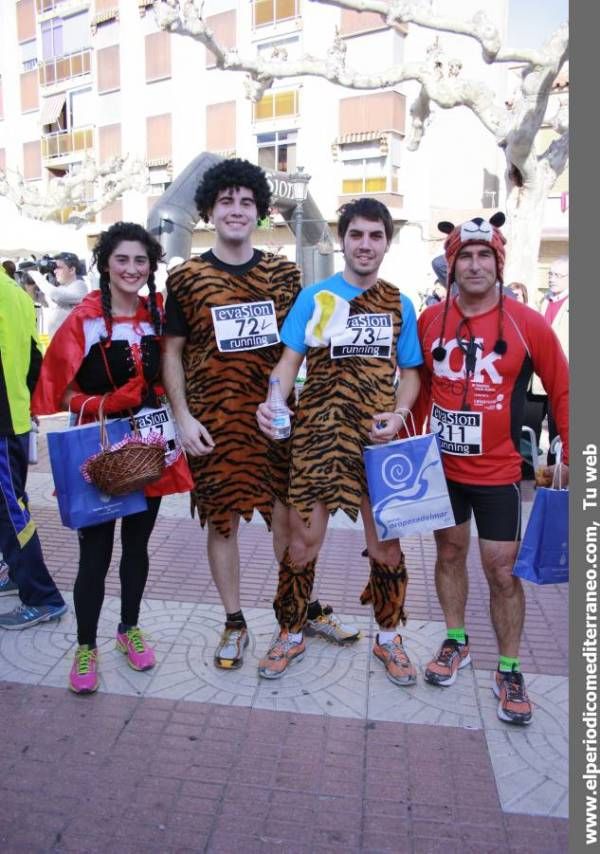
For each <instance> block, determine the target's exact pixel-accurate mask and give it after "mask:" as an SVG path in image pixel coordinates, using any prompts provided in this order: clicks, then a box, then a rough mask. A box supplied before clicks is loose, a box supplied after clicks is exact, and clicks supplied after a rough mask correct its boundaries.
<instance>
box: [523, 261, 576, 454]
mask: <svg viewBox="0 0 600 854" xmlns="http://www.w3.org/2000/svg"><path fill="white" fill-rule="evenodd" d="M539 309H540V314H541V315H542V317H543V318H544V320H545V321H546V323H547V324H548V325H549V326H551V327H552V329H553V330H554V331H555V332H556V334H557V335H558V340H559V341H560V345H561V347H562V348H563V350H564V353H565V356H566V357H567V361H569V257H568V255H562V256H561V257H560V258H557V259H556V261H553V262H552V264H551V265H550V270H549V271H548V290H547V291H546V293H545V295H544V297H543V298H542V301H541V303H540V306H539ZM546 416H548V439H549V441H550V443H552V440H553V439H554V438H555V436H556V435H557V429H556V422H555V421H554V415H553V413H552V409H551V407H550V404H549V401H548V395H547V394H546V389H545V388H544V386H543V383H542V381H541V379H540V378H539V377H538V375H537V374H534V375H533V377H532V380H531V385H530V388H529V390H528V393H527V403H526V406H525V424H526V425H527V426H528V427H531V428H532V429H533V431H534V432H535V435H536V438H537V441H538V444H539V442H540V436H541V432H542V422H543V420H544V418H545V417H546ZM554 462H555V459H554V454H551V453H549V454H548V465H553V464H554Z"/></svg>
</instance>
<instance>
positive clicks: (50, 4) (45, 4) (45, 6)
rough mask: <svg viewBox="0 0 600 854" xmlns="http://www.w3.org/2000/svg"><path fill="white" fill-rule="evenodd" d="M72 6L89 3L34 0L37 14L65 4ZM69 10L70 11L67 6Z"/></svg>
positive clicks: (68, 0) (84, 5) (86, 1)
mask: <svg viewBox="0 0 600 854" xmlns="http://www.w3.org/2000/svg"><path fill="white" fill-rule="evenodd" d="M117 2H118V0H117ZM67 5H69V7H71V6H74V7H76V8H77V9H79V8H81V7H83V8H85V7H86V6H89V5H90V0H36V6H37V13H38V15H45V14H46V12H53V11H54V10H55V9H61V10H62V9H63V8H64V7H65V6H67ZM69 11H72V9H71V8H69Z"/></svg>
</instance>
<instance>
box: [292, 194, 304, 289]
mask: <svg viewBox="0 0 600 854" xmlns="http://www.w3.org/2000/svg"><path fill="white" fill-rule="evenodd" d="M303 206H304V205H303V202H297V203H296V207H295V208H294V215H293V220H294V234H295V236H296V264H297V266H298V267H299V269H300V284H301V285H304V258H303V254H302V208H303Z"/></svg>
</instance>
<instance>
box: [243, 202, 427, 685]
mask: <svg viewBox="0 0 600 854" xmlns="http://www.w3.org/2000/svg"><path fill="white" fill-rule="evenodd" d="M392 232H393V223H392V218H391V216H390V213H389V211H388V210H387V208H386V207H385V205H382V204H381V203H380V202H378V201H376V200H375V199H368V198H363V199H358V200H356V201H354V202H350V203H349V204H347V205H345V206H344V207H343V208H342V211H341V214H340V218H339V222H338V233H339V236H340V239H341V242H342V250H343V253H344V260H345V267H344V271H343V273H341V274H340V273H338V274H337V275H335V276H333V277H331V278H330V279H327V280H325V281H324V282H320V283H318V284H316V285H313V286H312V287H309V288H306V289H305V290H304V291H303V292H302V293H301V294H300V295H299V297H298V298H297V300H296V302H295V303H294V306H293V308H292V310H291V311H290V313H289V314H288V317H287V319H286V322H285V323H284V326H283V329H282V332H281V337H282V340H283V343H284V344H285V345H286V346H285V349H284V352H283V355H282V357H281V359H280V360H279V362H278V364H277V366H276V367H275V369H274V371H273V373H272V377H278V378H279V380H280V383H281V389H282V392H283V394H284V396H285V395H286V394H288V393H289V391H290V389H291V388H292V384H293V382H294V377H295V376H296V373H297V369H298V366H299V365H300V363H301V361H302V359H303V358H304V355H305V354H307V380H306V383H305V386H304V390H303V392H302V396H301V398H300V403H299V409H298V412H297V415H296V418H295V422H294V428H293V434H292V464H291V471H290V488H289V493H288V501H289V505H290V529H291V537H290V545H289V548H288V550H287V551H286V552H285V554H284V556H283V560H282V561H281V563H280V569H279V584H278V590H277V595H276V598H275V602H274V606H273V607H274V609H275V613H276V616H277V620H278V623H279V626H280V633H279V636H278V638H277V639H276V640H275V641H274V643H273V644H272V646H271V648H270V649H269V650H268V652H267V655H266V656H265V658H263V659H262V660H261V661H260V663H259V674H260V675H261V676H263V677H264V678H267V679H275V678H278V677H279V676H281V675H282V674H283V672H284V671H285V669H286V668H287V666H288V665H289V663H290V662H291V661H294V660H296V661H297V660H299V659H300V658H301V657H302V655H303V654H304V639H303V629H304V625H305V622H306V616H307V607H308V603H309V601H310V595H311V590H312V585H313V581H314V568H315V562H316V559H317V555H318V553H319V549H320V548H321V545H322V543H323V540H324V539H325V534H326V531H327V523H328V519H329V515H330V514H331V513H334V512H335V511H336V510H338V509H342V510H344V511H345V512H346V513H347V514H348V516H350V518H351V519H352V520H354V521H355V520H356V518H357V516H358V512H359V511H360V513H361V516H362V519H363V524H364V528H365V535H366V540H367V547H368V552H369V561H370V565H371V572H370V577H369V583H368V584H367V586H366V588H365V590H364V592H363V594H362V596H361V601H362V602H363V604H366V603H367V602H372V604H373V609H374V612H375V618H376V620H377V624H378V626H379V632H378V635H377V638H376V641H375V645H374V647H373V653H374V654H375V656H376V657H377V658H378V659H379V660H381V661H382V662H383V664H384V665H385V668H386V673H387V676H388V677H389V678H390V679H391V680H392V681H393V682H394V683H395V684H397V685H412V684H414V682H415V681H416V671H415V668H414V667H413V665H412V664H411V662H410V660H409V658H408V656H407V654H406V652H405V650H404V647H403V645H402V638H401V636H400V635H399V634H398V633H397V631H396V629H397V625H398V623H399V622H400V621H402V622H406V617H405V614H404V599H405V594H406V583H407V575H406V568H405V565H404V556H403V554H402V551H401V549H400V544H399V541H398V540H397V539H396V540H389V541H387V542H379V540H378V539H377V534H376V531H375V526H374V522H373V517H372V513H371V506H370V503H369V499H368V496H367V488H366V482H365V473H364V466H363V460H362V452H363V448H364V446H365V445H366V444H368V443H369V442H386V441H389V440H390V439H393V438H394V437H395V435H396V434H397V433H398V431H399V430H400V429H401V428H402V426H403V413H404V414H405V413H406V410H407V409H409V408H410V407H411V406H412V405H413V403H414V400H415V398H416V396H417V394H418V390H419V377H418V370H417V369H418V367H419V365H420V364H421V363H422V361H423V359H422V354H421V348H420V345H419V342H418V338H417V334H416V317H415V311H414V308H413V306H412V303H411V302H410V300H409V299H407V298H406V297H404V296H402V295H401V294H400V293H399V291H398V289H397V288H396V287H394V286H393V285H391V284H389V283H388V282H385V281H383V280H382V279H379V278H378V271H379V267H380V265H381V262H382V260H383V257H384V255H385V253H386V252H387V250H388V248H389V245H390V241H391V238H392ZM328 326H329V330H328ZM309 345H310V346H309ZM398 369H399V371H400V382H399V383H398V385H397V388H395V376H396V372H397V370H398ZM257 418H258V423H259V426H260V428H261V430H262V431H263V432H264V433H265V434H266V435H270V436H272V435H273V432H272V427H271V418H272V414H271V411H270V409H269V406H268V403H266V402H265V403H262V404H261V405H260V406H259V408H258V411H257Z"/></svg>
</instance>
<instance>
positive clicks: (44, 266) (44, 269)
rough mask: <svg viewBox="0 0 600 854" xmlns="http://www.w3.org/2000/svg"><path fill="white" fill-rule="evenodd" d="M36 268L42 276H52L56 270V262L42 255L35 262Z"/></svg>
mask: <svg viewBox="0 0 600 854" xmlns="http://www.w3.org/2000/svg"><path fill="white" fill-rule="evenodd" d="M36 266H37V268H38V270H39V271H40V273H41V274H42V276H48V275H54V271H55V270H56V261H55V260H54V258H51V257H50V256H49V255H42V257H41V258H39V259H38V260H37V262H36Z"/></svg>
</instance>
